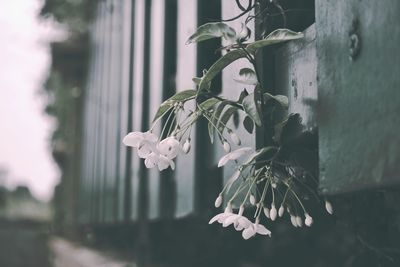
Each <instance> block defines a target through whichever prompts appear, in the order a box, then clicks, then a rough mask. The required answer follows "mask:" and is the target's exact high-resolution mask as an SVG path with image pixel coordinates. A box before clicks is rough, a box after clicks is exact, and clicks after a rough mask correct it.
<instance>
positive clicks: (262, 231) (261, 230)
mask: <svg viewBox="0 0 400 267" xmlns="http://www.w3.org/2000/svg"><path fill="white" fill-rule="evenodd" d="M257 233H258V234H260V235H269V236H271V231H270V230H268V229H267V228H265V226H264V225H262V224H258V225H257Z"/></svg>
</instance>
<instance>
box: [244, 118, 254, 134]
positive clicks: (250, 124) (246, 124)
mask: <svg viewBox="0 0 400 267" xmlns="http://www.w3.org/2000/svg"><path fill="white" fill-rule="evenodd" d="M243 126H244V128H245V129H246V131H247V132H248V133H250V134H251V133H253V130H254V122H253V120H252V119H251V118H250V117H249V116H246V117H245V118H244V120H243Z"/></svg>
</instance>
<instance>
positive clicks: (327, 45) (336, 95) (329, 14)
mask: <svg viewBox="0 0 400 267" xmlns="http://www.w3.org/2000/svg"><path fill="white" fill-rule="evenodd" d="M399 18H400V2H399V1H397V0H384V1H372V0H368V1H356V0H353V1H348V0H346V1H345V0H338V1H324V0H318V1H316V30H317V56H318V102H319V105H318V127H319V151H320V188H321V189H322V192H323V193H325V194H334V193H341V192H346V191H353V190H359V189H363V188H368V187H376V186H389V185H392V184H397V185H398V184H400V177H399V176H400V164H399V163H400V135H399V131H400V116H399V111H400V90H399V87H400V76H399V74H400V64H399V63H400V53H399V52H398V44H399V43H400V28H399V27H398V25H399V22H400V19H399Z"/></svg>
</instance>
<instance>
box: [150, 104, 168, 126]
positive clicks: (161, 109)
mask: <svg viewBox="0 0 400 267" xmlns="http://www.w3.org/2000/svg"><path fill="white" fill-rule="evenodd" d="M172 107H173V105H171V104H161V106H160V107H159V108H158V110H157V112H156V115H154V118H153V122H155V121H156V120H157V119H158V118H160V117H162V116H164V114H165V113H167V112H168V110H170V109H171V108H172Z"/></svg>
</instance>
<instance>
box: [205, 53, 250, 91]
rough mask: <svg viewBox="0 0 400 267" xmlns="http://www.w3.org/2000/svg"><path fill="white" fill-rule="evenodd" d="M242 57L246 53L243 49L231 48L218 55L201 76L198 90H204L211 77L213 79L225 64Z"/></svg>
mask: <svg viewBox="0 0 400 267" xmlns="http://www.w3.org/2000/svg"><path fill="white" fill-rule="evenodd" d="M242 57H246V53H245V52H244V51H243V50H232V51H230V52H228V53H226V54H225V55H223V56H222V57H220V58H219V59H218V60H217V61H216V62H215V63H214V64H213V65H212V66H211V67H210V68H209V69H208V71H207V72H206V73H205V74H204V76H203V77H202V78H201V82H200V84H199V88H198V90H199V91H202V90H206V89H207V88H208V87H209V85H210V83H211V81H212V79H214V77H215V76H216V75H217V74H218V73H219V72H220V71H222V70H223V69H224V68H225V67H226V66H228V65H229V64H231V63H232V62H234V61H235V60H237V59H239V58H242Z"/></svg>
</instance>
